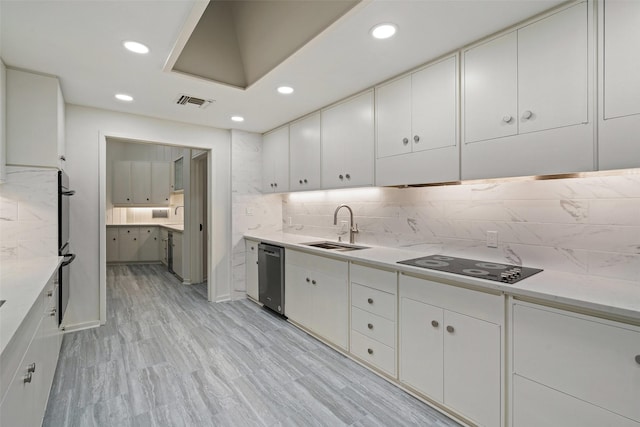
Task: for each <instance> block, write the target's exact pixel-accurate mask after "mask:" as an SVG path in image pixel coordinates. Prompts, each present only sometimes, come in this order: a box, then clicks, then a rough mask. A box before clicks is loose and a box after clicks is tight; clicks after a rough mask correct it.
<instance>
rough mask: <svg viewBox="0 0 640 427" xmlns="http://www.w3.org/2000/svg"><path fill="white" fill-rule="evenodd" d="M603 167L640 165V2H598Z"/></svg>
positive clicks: (599, 134) (600, 140) (619, 0)
mask: <svg viewBox="0 0 640 427" xmlns="http://www.w3.org/2000/svg"><path fill="white" fill-rule="evenodd" d="M598 7H599V10H598V12H599V13H598V16H599V24H600V28H601V29H602V30H601V31H599V32H598V34H599V49H598V52H599V58H598V61H599V71H600V72H599V86H600V93H599V95H600V96H599V100H600V101H599V102H600V105H599V125H598V156H599V158H598V160H599V169H601V170H605V169H620V168H634V167H640V141H639V140H638V134H639V133H640V78H639V77H638V70H640V24H639V22H640V21H639V20H638V19H639V17H640V2H637V1H622V0H606V1H604V2H598Z"/></svg>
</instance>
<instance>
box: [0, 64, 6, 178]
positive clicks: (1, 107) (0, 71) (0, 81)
mask: <svg viewBox="0 0 640 427" xmlns="http://www.w3.org/2000/svg"><path fill="white" fill-rule="evenodd" d="M6 81H7V68H6V67H5V66H4V62H2V59H1V58H0V182H3V181H4V179H5V174H6V171H5V166H6V163H7V115H6V113H7V96H6V93H7V84H6Z"/></svg>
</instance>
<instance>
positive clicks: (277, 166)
mask: <svg viewBox="0 0 640 427" xmlns="http://www.w3.org/2000/svg"><path fill="white" fill-rule="evenodd" d="M286 191H289V125H286V126H283V127H281V128H279V129H276V130H274V131H272V132H269V133H267V134H265V135H264V138H263V141H262V192H263V193H282V192H286Z"/></svg>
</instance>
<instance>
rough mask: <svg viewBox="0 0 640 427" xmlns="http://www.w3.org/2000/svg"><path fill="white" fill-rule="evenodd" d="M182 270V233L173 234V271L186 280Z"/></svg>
mask: <svg viewBox="0 0 640 427" xmlns="http://www.w3.org/2000/svg"><path fill="white" fill-rule="evenodd" d="M182 270H183V268H182V233H176V232H175V231H174V232H173V271H174V273H176V274H177V275H178V276H180V277H182V278H184V273H183V271H182Z"/></svg>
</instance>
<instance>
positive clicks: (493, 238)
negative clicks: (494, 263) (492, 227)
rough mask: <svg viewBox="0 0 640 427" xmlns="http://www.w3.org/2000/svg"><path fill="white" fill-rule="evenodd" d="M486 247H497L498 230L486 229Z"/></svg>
mask: <svg viewBox="0 0 640 427" xmlns="http://www.w3.org/2000/svg"><path fill="white" fill-rule="evenodd" d="M487 247H488V248H497V247H498V232H497V231H487Z"/></svg>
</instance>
